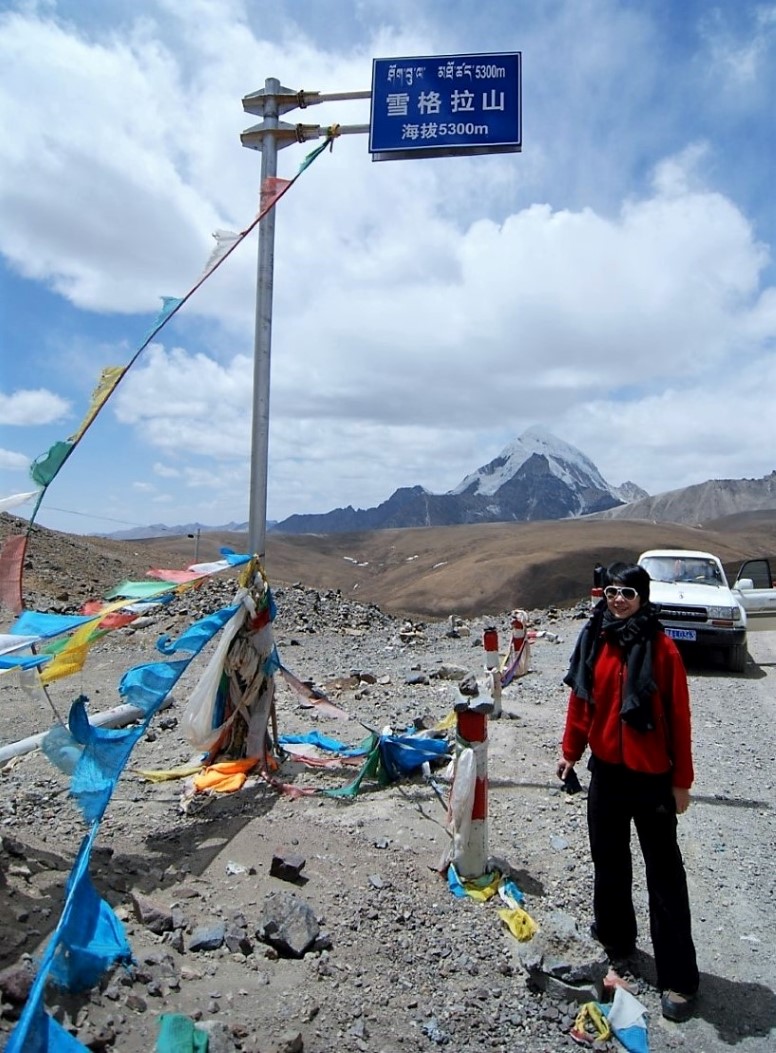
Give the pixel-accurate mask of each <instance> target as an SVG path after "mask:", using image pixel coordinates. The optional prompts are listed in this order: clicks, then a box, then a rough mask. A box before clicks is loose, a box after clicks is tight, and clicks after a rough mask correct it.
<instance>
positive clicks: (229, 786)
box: [194, 757, 259, 793]
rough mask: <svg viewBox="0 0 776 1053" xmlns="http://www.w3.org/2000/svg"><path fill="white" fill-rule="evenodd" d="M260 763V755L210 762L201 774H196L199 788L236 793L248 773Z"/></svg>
mask: <svg viewBox="0 0 776 1053" xmlns="http://www.w3.org/2000/svg"><path fill="white" fill-rule="evenodd" d="M258 763H259V758H258V757H244V758H243V759H242V760H231V761H218V763H217V764H210V765H209V766H208V767H207V768H205V769H204V771H201V772H200V773H199V775H195V776H194V786H195V788H196V789H197V790H215V792H216V793H234V791H235V790H239V789H240V787H241V786H242V785H243V784H244V782H245V780H246V778H247V773H248V772H249V771H250V770H251V768H255V767H256V765H257V764H258Z"/></svg>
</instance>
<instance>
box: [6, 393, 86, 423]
mask: <svg viewBox="0 0 776 1053" xmlns="http://www.w3.org/2000/svg"><path fill="white" fill-rule="evenodd" d="M69 413H70V403H69V402H68V401H67V400H66V399H63V398H61V397H60V396H59V395H56V394H54V392H52V391H47V390H46V389H45V388H37V389H35V390H21V391H13V392H11V393H10V394H5V393H4V392H0V422H2V423H3V424H11V425H19V426H27V425H35V424H53V423H56V422H58V421H62V420H64V419H65V418H66V417H67V415H68V414H69Z"/></svg>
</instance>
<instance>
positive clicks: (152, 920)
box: [132, 893, 174, 936]
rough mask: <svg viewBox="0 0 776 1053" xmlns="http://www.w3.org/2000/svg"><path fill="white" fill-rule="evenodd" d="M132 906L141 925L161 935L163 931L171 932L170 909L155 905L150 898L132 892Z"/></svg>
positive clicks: (172, 926)
mask: <svg viewBox="0 0 776 1053" xmlns="http://www.w3.org/2000/svg"><path fill="white" fill-rule="evenodd" d="M132 906H133V908H134V911H135V917H136V918H137V920H138V921H139V922H140V923H141V925H145V927H146V928H147V929H149V930H150V931H151V932H153V933H155V934H156V935H157V936H161V935H162V933H165V932H172V930H173V928H174V925H173V917H172V913H171V911H169V910H166V909H165V908H164V907H159V906H157V905H156V904H155V903H152V902H151V900H150V899H146V898H145V896H140V895H138V894H137V893H133V894H132Z"/></svg>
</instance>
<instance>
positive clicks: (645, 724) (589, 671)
mask: <svg viewBox="0 0 776 1053" xmlns="http://www.w3.org/2000/svg"><path fill="white" fill-rule="evenodd" d="M657 613H658V612H657V607H655V605H654V604H653V603H649V602H647V603H644V604H642V606H641V607H640V608H639V609H638V610H637V611H636V613H635V614H633V615H631V617H630V618H625V619H622V618H615V616H614V615H613V614H612V613H611V611H610V610H609V607H608V605H607V602H606V600H605V599H602V600H599V602H598V603H597V604H596V606H595V607H594V609H593V614H592V616H591V618H590V621H589V622H588V623H587V625H585V627H584V629H583V630H582V632H581V633H580V634H579V639H578V640H577V643H576V646H575V647H574V653H573V654H572V656H571V663H570V665H569V671H568V672H567V673H566V675H565V677H564V678H563V683H564V684H568V686H569V687H570V688H571V690H572V691H573V692H574V694H575V695H577V696H578V697H579V698H581V699H583V701H585V702H590V703H592V704H594V703H595V699H593V698H591V695H590V692H591V688H592V684H593V666H594V665H595V660H596V657H597V656H598V652H599V650H600V648H601V644H602V643H603V641H604V639H608V640H610V641H611V642H612V643H615V644H617V645H618V646H619V647H621V648H622V649H623V651H624V652H625V661H626V665H627V670H626V676H625V685H624V687H623V692H622V705H621V706H620V719H621V720H624V721H625V723H626V724H628V725H629V726H630V727H632V728H634V729H635V730H636V731H651V730H652V729H653V728H654V726H655V725H654V723H653V718H652V695H653V693H654V692H655V690H656V688H657V685H656V683H655V681H654V679H653V677H652V641H653V640H654V638H655V636H656V634H657V633H659V632H662V631H663V627H662V625H661V624H660V622H659V621H658V617H657Z"/></svg>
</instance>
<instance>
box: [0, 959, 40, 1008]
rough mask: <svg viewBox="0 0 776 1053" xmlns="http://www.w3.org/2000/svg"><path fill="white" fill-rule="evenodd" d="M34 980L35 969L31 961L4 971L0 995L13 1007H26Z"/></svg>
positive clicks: (0, 984)
mask: <svg viewBox="0 0 776 1053" xmlns="http://www.w3.org/2000/svg"><path fill="white" fill-rule="evenodd" d="M34 979H35V969H34V967H33V965H32V963H31V962H29V961H26V962H24V963H23V964H21V965H10V966H9V967H8V968H7V969H3V971H2V972H0V994H2V997H3V1001H7V1002H10V1003H11V1004H12V1005H24V1003H25V1002H26V1001H27V995H28V994H29V993H30V987H31V986H32V981H33V980H34Z"/></svg>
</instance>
